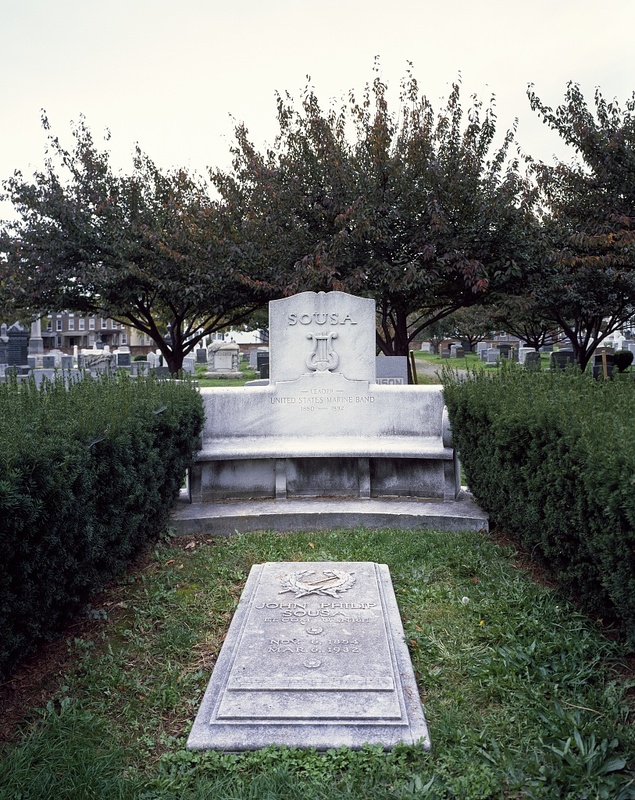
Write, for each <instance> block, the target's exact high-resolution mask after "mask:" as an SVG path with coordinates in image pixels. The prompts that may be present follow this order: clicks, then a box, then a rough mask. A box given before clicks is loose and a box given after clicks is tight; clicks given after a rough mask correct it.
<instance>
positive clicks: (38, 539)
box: [0, 375, 204, 676]
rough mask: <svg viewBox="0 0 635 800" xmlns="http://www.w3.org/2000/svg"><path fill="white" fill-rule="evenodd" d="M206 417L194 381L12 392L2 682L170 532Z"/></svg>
mask: <svg viewBox="0 0 635 800" xmlns="http://www.w3.org/2000/svg"><path fill="white" fill-rule="evenodd" d="M203 418H204V412H203V407H202V403H201V399H200V396H199V393H198V392H197V390H196V388H195V387H194V386H193V385H192V384H189V383H183V382H177V381H158V380H156V379H154V378H152V377H148V378H134V379H130V378H129V377H126V376H122V375H120V376H117V377H104V378H100V379H90V378H87V379H84V380H81V381H78V382H76V383H72V384H71V385H69V386H68V387H66V386H65V384H64V381H63V380H62V379H59V380H56V381H54V382H45V383H44V384H43V386H42V387H41V389H39V390H38V388H37V387H36V386H35V383H34V382H29V383H21V384H18V383H17V382H16V381H11V382H9V383H5V384H0V552H1V554H2V556H1V558H0V631H1V632H2V634H1V639H0V676H5V675H7V674H8V673H9V672H10V671H11V670H12V668H13V667H14V666H15V664H16V663H17V661H18V660H19V659H21V658H22V657H23V656H24V655H26V654H27V653H28V652H30V651H31V650H32V649H33V648H34V647H35V645H36V644H37V643H38V642H41V641H43V640H46V639H48V638H50V637H52V636H54V635H55V633H56V632H58V631H59V630H60V629H61V627H62V626H63V625H64V624H65V623H66V622H67V621H68V620H69V619H70V618H71V617H72V616H73V615H74V614H76V613H77V612H78V610H79V609H81V608H82V606H83V605H84V604H86V602H87V601H88V600H89V598H90V596H91V594H92V593H94V592H95V591H98V590H99V589H101V588H102V587H103V586H104V584H105V583H106V582H107V581H108V580H110V579H112V578H113V577H114V576H115V575H117V574H118V573H120V572H121V571H122V570H123V569H124V568H125V567H126V566H127V565H128V564H129V563H130V562H131V561H132V559H134V557H135V556H136V555H137V554H138V553H139V552H140V550H141V549H142V548H143V547H144V546H145V545H146V543H148V542H150V541H153V540H155V539H157V538H158V536H159V535H160V534H161V533H162V532H164V531H165V530H166V528H167V526H168V521H169V514H170V510H171V507H172V504H173V502H174V500H175V498H176V496H177V495H178V492H179V489H180V486H181V484H182V481H183V476H184V474H185V471H186V469H187V467H188V466H189V464H190V463H191V460H192V456H193V453H194V452H195V450H196V446H197V440H198V436H199V435H200V431H201V429H202V425H203Z"/></svg>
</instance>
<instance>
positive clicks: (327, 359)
mask: <svg viewBox="0 0 635 800" xmlns="http://www.w3.org/2000/svg"><path fill="white" fill-rule="evenodd" d="M306 338H307V339H312V340H313V351H312V353H311V355H310V356H309V357H308V358H307V360H306V362H305V363H306V365H307V367H308V368H309V369H312V370H315V371H316V372H330V371H331V370H334V369H335V368H336V367H337V365H338V364H339V363H340V357H339V356H338V355H337V353H336V352H335V350H333V346H332V344H331V342H332V340H333V339H337V333H336V332H332V333H307V336H306Z"/></svg>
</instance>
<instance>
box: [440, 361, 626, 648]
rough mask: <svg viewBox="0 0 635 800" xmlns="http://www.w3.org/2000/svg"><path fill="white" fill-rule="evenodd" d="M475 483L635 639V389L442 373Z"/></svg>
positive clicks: (560, 379) (485, 504)
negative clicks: (618, 620) (465, 376)
mask: <svg viewBox="0 0 635 800" xmlns="http://www.w3.org/2000/svg"><path fill="white" fill-rule="evenodd" d="M444 384H445V398H446V403H447V406H448V412H449V415H450V420H451V423H452V430H453V436H454V441H455V443H456V445H457V447H458V450H459V453H460V457H461V463H462V466H463V469H464V472H465V475H466V478H467V482H468V485H469V487H470V490H471V491H472V493H473V494H474V497H475V499H476V500H477V502H478V503H479V504H480V505H481V507H482V508H483V509H484V510H486V511H487V512H488V513H489V514H490V519H491V522H492V523H493V525H494V526H496V527H498V528H501V529H503V530H505V531H506V532H508V533H510V534H512V535H513V536H514V537H515V538H516V539H517V540H518V541H519V542H520V543H521V545H522V546H523V547H525V548H526V549H527V550H529V551H530V552H531V553H532V554H533V555H534V556H535V557H537V558H538V559H539V560H540V561H541V562H542V563H543V565H544V566H546V567H547V569H548V571H549V572H550V574H551V575H552V576H553V577H554V578H555V579H556V580H557V581H558V583H559V584H560V585H561V586H562V587H563V589H564V590H565V591H566V592H567V593H568V595H569V596H571V597H572V598H574V599H576V600H578V601H579V602H580V603H581V604H582V606H583V607H584V608H585V609H586V610H587V611H589V612H591V613H594V614H598V615H604V616H611V617H617V618H619V619H620V620H621V622H622V623H623V628H624V631H625V633H626V635H627V637H628V639H629V640H630V641H631V642H633V643H635V552H634V549H633V546H634V544H635V494H634V489H635V425H634V424H633V423H634V421H635V384H634V383H633V381H630V380H629V381H615V382H613V381H594V380H593V379H591V378H590V377H589V376H588V375H584V374H581V373H579V372H578V371H571V372H568V371H567V372H558V373H534V372H527V371H525V370H523V369H522V368H517V367H516V368H515V367H514V365H510V366H509V367H507V368H505V369H502V370H501V371H500V372H499V373H498V374H497V375H495V376H492V375H487V374H484V373H482V372H481V373H480V374H477V373H470V374H469V375H468V377H467V378H465V379H464V378H461V377H459V376H458V375H457V374H456V373H453V372H452V371H451V370H448V369H446V371H445V374H444Z"/></svg>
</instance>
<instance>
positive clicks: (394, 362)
mask: <svg viewBox="0 0 635 800" xmlns="http://www.w3.org/2000/svg"><path fill="white" fill-rule="evenodd" d="M375 373H376V379H375V380H376V383H382V384H386V385H389V386H402V385H404V386H405V385H406V384H407V383H408V357H407V356H377V357H376V358H375Z"/></svg>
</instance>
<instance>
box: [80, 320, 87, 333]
mask: <svg viewBox="0 0 635 800" xmlns="http://www.w3.org/2000/svg"><path fill="white" fill-rule="evenodd" d="M79 330H80V331H84V330H86V320H85V319H84V317H80V318H79Z"/></svg>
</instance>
